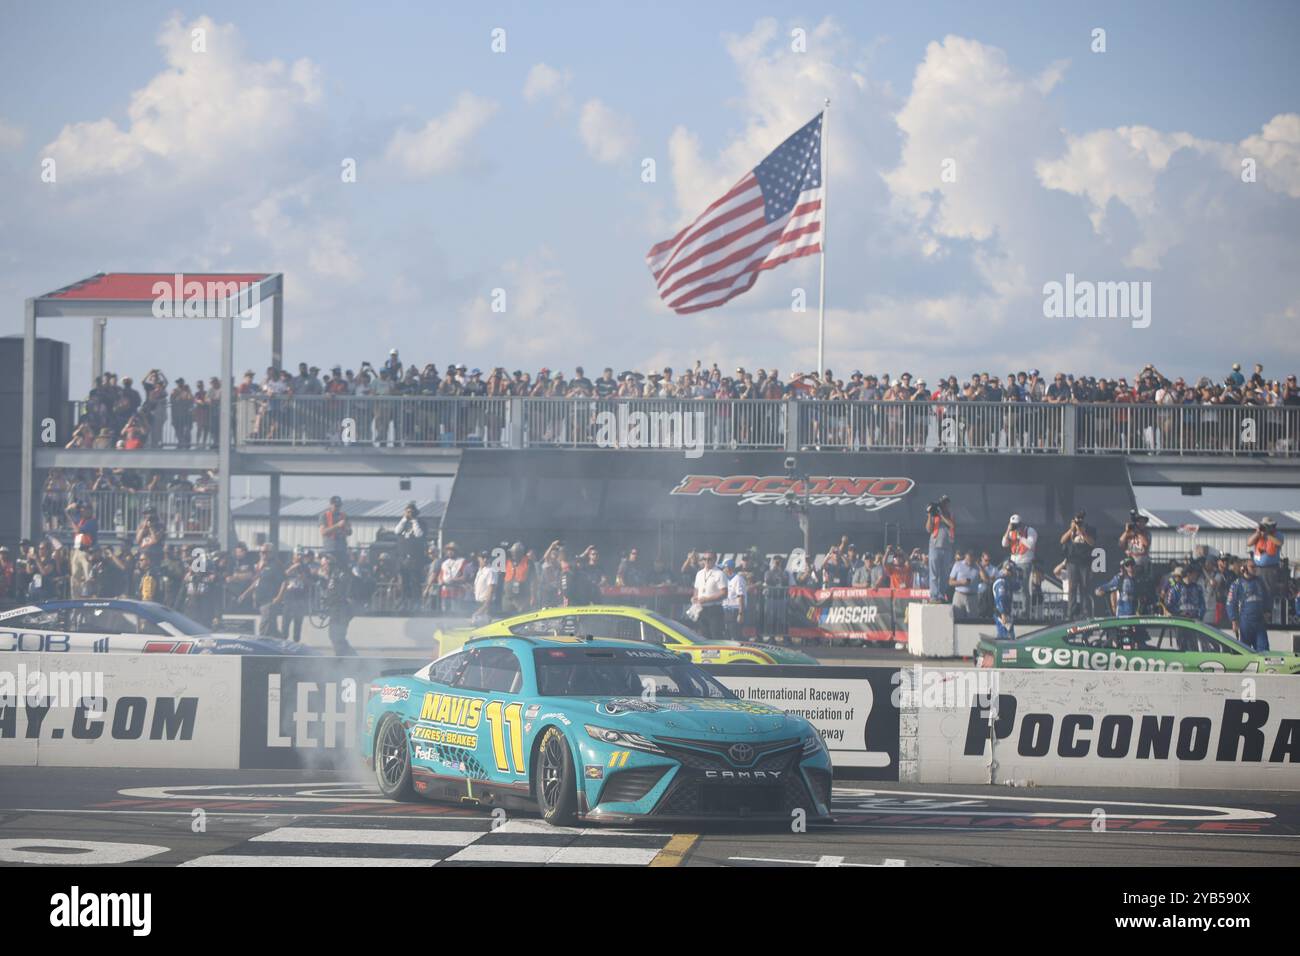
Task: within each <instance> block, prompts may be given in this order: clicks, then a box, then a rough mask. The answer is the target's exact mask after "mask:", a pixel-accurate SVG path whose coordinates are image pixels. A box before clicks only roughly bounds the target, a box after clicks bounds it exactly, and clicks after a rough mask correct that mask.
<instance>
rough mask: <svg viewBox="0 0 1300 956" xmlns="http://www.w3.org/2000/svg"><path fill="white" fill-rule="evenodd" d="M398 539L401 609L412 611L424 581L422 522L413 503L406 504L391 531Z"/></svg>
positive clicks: (425, 549)
mask: <svg viewBox="0 0 1300 956" xmlns="http://www.w3.org/2000/svg"><path fill="white" fill-rule="evenodd" d="M393 531H394V532H395V533H396V535H397V537H398V554H399V558H398V563H399V568H400V574H401V579H402V594H401V598H400V601H401V607H402V609H403V610H405V611H411V610H414V609H415V608H416V607H417V606H418V604H419V599H420V585H421V582H422V581H423V580H424V562H425V553H426V552H427V550H428V548H427V545H426V538H425V530H424V521H423V520H422V519H421V518H420V509H419V508H417V507H416V505H415V502H414V501H410V502H407V505H406V508H405V509H404V510H403V512H402V520H400V521H399V522H397V527H396V528H394V529H393Z"/></svg>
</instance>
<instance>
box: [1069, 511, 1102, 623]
mask: <svg viewBox="0 0 1300 956" xmlns="http://www.w3.org/2000/svg"><path fill="white" fill-rule="evenodd" d="M1087 517H1088V514H1087V512H1086V511H1083V510H1082V509H1080V511H1079V512H1078V514H1076V515H1075V516H1074V517H1073V518H1072V519H1071V520H1070V527H1068V528H1066V529H1065V533H1064V534H1063V535H1061V547H1062V548H1064V549H1065V577H1066V588H1067V589H1068V590H1069V592H1070V601H1069V606H1068V607H1067V608H1066V612H1065V617H1066V619H1067V620H1071V621H1073V620H1075V619H1076V618H1080V617H1088V616H1090V613H1091V610H1092V581H1091V578H1092V549H1093V546H1094V545H1096V543H1097V532H1096V531H1095V530H1093V529H1092V528H1091V527H1089V526H1088V525H1087V524H1086V523H1085V519H1086V518H1087Z"/></svg>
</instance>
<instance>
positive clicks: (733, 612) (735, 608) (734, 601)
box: [722, 560, 748, 641]
mask: <svg viewBox="0 0 1300 956" xmlns="http://www.w3.org/2000/svg"><path fill="white" fill-rule="evenodd" d="M722 570H723V572H724V573H725V574H726V575H727V596H726V597H725V598H723V599H722V618H723V621H724V625H725V627H726V631H727V639H728V640H731V641H739V640H741V639H742V634H743V632H744V629H745V598H746V596H747V595H746V591H747V589H748V584H747V583H746V581H745V576H744V575H743V574H741V573H740V572H739V571H737V570H736V562H734V561H731V560H727V561H724V562H723V563H722Z"/></svg>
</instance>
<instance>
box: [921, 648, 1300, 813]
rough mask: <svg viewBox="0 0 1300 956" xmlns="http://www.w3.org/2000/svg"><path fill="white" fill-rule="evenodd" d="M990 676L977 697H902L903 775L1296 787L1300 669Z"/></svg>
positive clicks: (1020, 782)
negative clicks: (1298, 673) (1287, 672)
mask: <svg viewBox="0 0 1300 956" xmlns="http://www.w3.org/2000/svg"><path fill="white" fill-rule="evenodd" d="M923 670H925V671H926V672H927V673H926V676H927V677H929V676H932V675H933V674H934V673H936V671H934V670H933V669H930V668H925V669H923ZM942 673H944V674H945V675H946V677H947V678H948V679H949V682H950V683H952V684H955V685H958V686H961V685H962V684H968V683H970V680H969V679H968V678H970V677H971V675H974V674H977V673H978V672H975V671H969V670H964V671H962V670H953V671H946V672H942ZM984 673H985V674H986V675H988V676H991V677H992V678H993V681H992V685H991V687H989V688H986V689H984V690H983V691H981V692H979V693H974V694H955V695H948V696H947V697H945V696H943V695H933V696H932V697H931V698H928V699H927V698H926V697H925V695H921V694H910V695H909V694H908V693H904V694H903V695H902V703H903V708H902V714H901V719H900V726H901V728H902V738H901V739H900V750H901V752H902V754H903V758H904V759H903V761H902V764H903V770H902V773H901V778H902V779H903V780H904V781H905V782H912V781H915V782H921V783H996V784H1011V785H1016V786H1029V785H1039V786H1048V785H1050V786H1121V787H1179V788H1185V787H1209V788H1222V789H1239V790H1300V681H1298V680H1297V679H1296V678H1295V677H1292V676H1284V675H1271V676H1270V675H1228V674H1222V675H1219V674H1180V673H1164V674H1140V673H1139V674H1133V673H1122V672H1107V673H1097V672H1093V671H1035V670H999V671H985V672H984ZM903 680H904V681H905V682H907V681H912V682H914V681H915V675H914V673H912V672H909V671H906V670H905V671H903ZM905 689H906V688H905ZM909 705H910V706H909ZM908 738H911V739H908Z"/></svg>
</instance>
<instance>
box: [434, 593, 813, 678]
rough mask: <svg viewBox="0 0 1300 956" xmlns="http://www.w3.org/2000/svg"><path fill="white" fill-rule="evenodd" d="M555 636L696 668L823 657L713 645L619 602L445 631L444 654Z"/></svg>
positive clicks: (779, 649)
mask: <svg viewBox="0 0 1300 956" xmlns="http://www.w3.org/2000/svg"><path fill="white" fill-rule="evenodd" d="M553 634H567V635H579V634H590V635H592V636H594V637H612V638H621V639H623V640H631V641H644V642H645V643H647V644H654V645H656V646H657V647H662V648H664V649H665V650H670V651H673V652H675V653H678V654H687V655H689V656H690V659H691V660H692V661H693V662H694V663H696V664H816V663H817V659H816V658H815V657H810V656H809V655H807V654H804V653H802V652H801V651H796V650H793V649H791V648H788V647H774V646H772V645H768V644H746V643H743V642H740V641H710V640H708V639H706V638H705V637H703V636H702V635H700V634H697V633H696V632H695V631H693V630H691V629H690V628H689V627H687V626H686V625H685V624H683V623H681V622H680V621H674V620H673V619H672V618H667V617H664V616H663V615H662V614H656V613H655V612H654V611H648V610H646V609H645V608H643V607H628V606H625V605H617V604H589V605H585V606H582V607H550V608H545V609H543V610H541V611H531V612H529V613H527V614H517V615H515V616H514V617H507V618H502V619H501V620H500V621H493V622H492V623H491V624H485V625H483V626H482V627H478V628H474V629H472V630H471V629H457V630H454V631H450V632H444V631H439V632H438V635H437V638H438V652H439V656H442V655H445V654H450V653H451V652H452V651H455V650H459V649H460V647H461V646H462V645H463V644H464V643H465V642H466V641H468V640H470V639H471V638H478V637H511V636H514V637H543V636H549V635H553Z"/></svg>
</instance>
